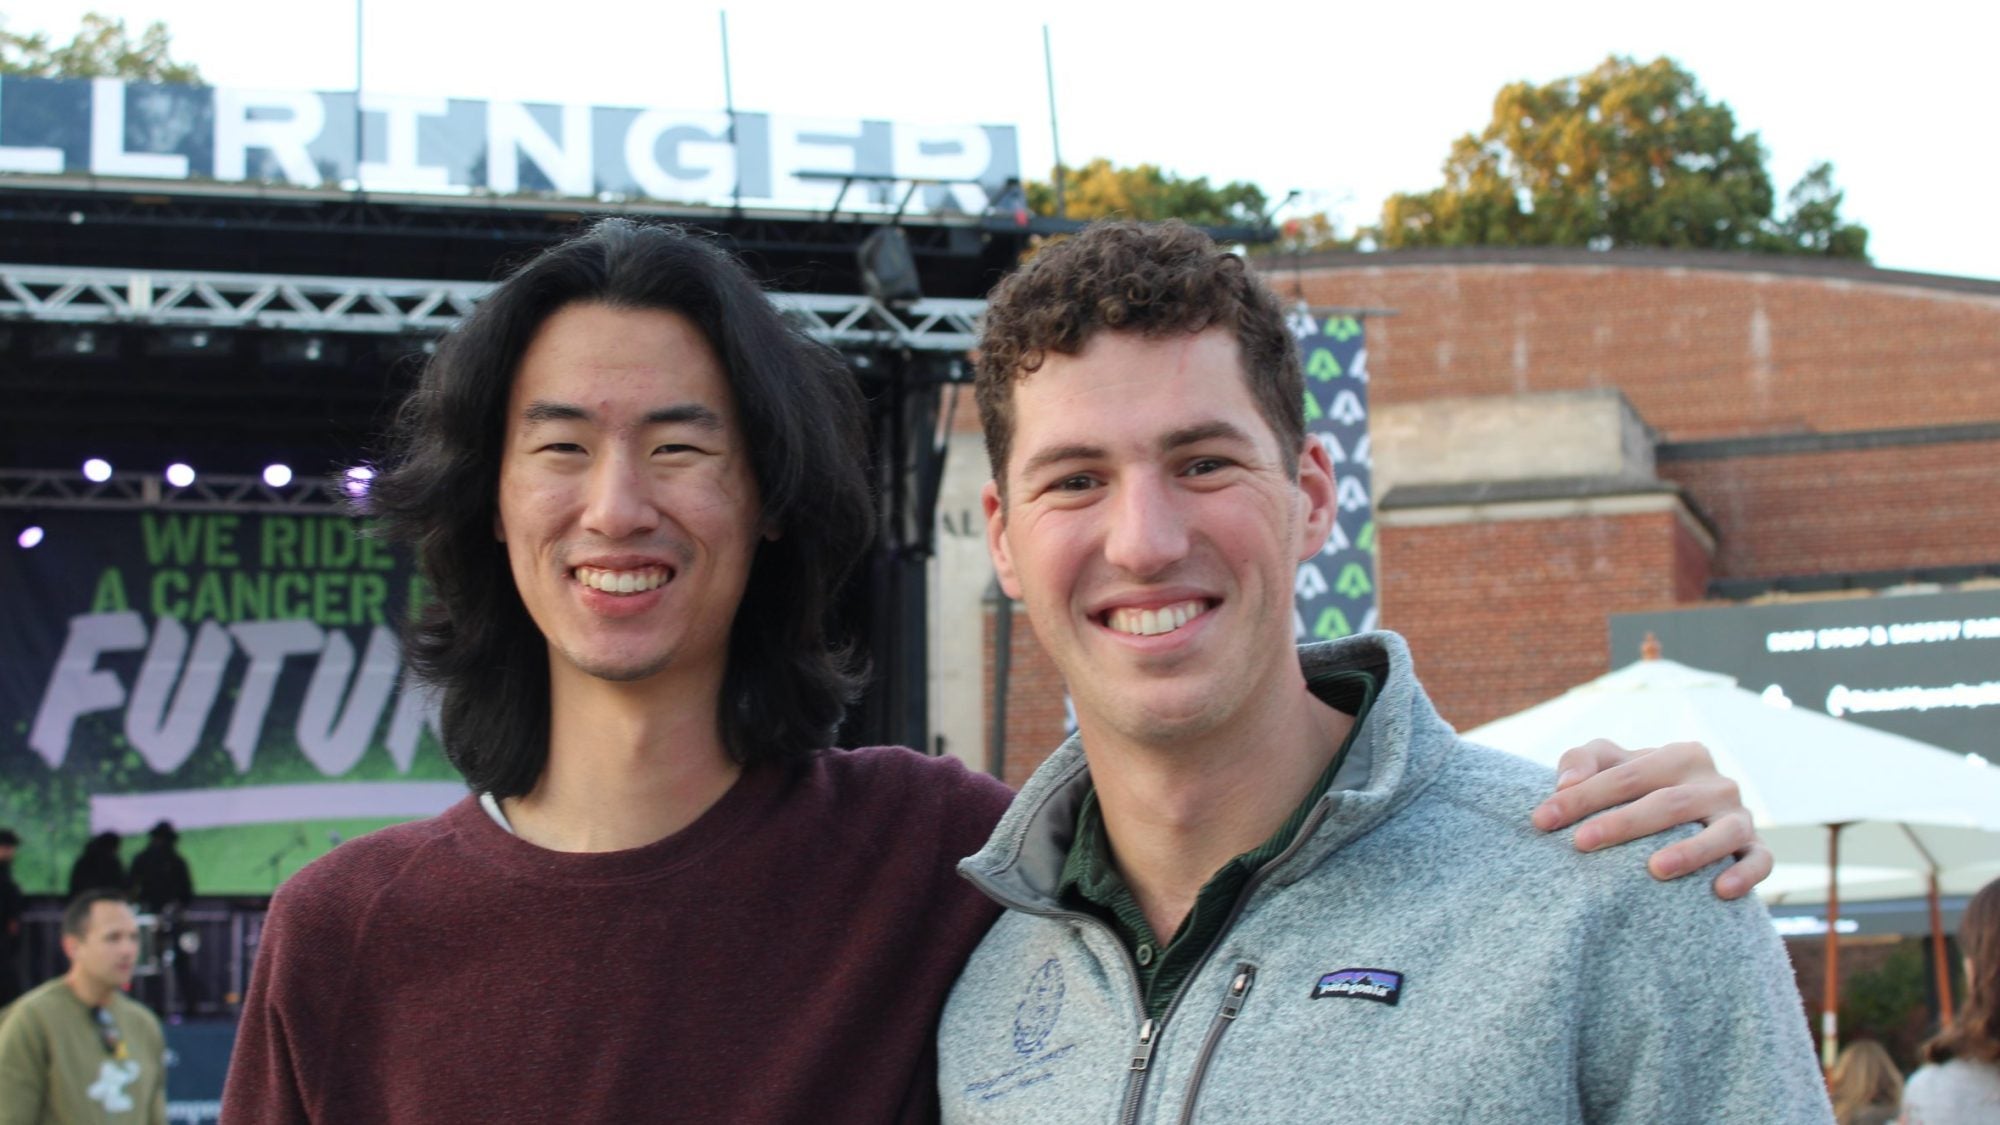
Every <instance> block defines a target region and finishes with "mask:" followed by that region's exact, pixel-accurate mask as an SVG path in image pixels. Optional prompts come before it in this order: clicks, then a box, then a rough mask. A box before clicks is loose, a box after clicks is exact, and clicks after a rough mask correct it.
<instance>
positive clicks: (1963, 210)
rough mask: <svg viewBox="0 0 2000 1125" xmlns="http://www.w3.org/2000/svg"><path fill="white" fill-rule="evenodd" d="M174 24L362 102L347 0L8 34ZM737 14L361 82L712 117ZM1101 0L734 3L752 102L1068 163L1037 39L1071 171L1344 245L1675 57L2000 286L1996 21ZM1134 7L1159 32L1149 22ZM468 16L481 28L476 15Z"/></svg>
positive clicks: (459, 55)
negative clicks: (1214, 196)
mask: <svg viewBox="0 0 2000 1125" xmlns="http://www.w3.org/2000/svg"><path fill="white" fill-rule="evenodd" d="M93 9H94V10H98V11H103V12H106V13H109V14H113V15H119V16H123V17H125V18H126V19H128V20H129V21H132V22H134V23H144V22H146V21H149V20H154V19H158V20H162V21H164V22H165V23H166V24H167V25H168V27H169V28H170V29H171V30H172V32H173V35H174V43H175V54H176V55H177V56H178V57H179V58H181V59H184V60H186V61H191V62H194V63H196V64H197V65H199V66H200V67H201V69H202V72H203V76H204V78H206V79H207V80H208V81H209V82H211V83H214V84H217V85H228V86H245V87H258V88H274V89H314V90H338V89H350V88H352V86H353V84H354V73H355V63H354V50H355V13H356V5H355V3H354V2H353V0H290V2H288V3H285V4H282V5H266V6H255V7H253V6H246V5H242V4H238V3H220V2H216V0H149V2H137V3H134V2H127V0H85V2H72V0H9V2H8V3H7V4H6V7H5V16H4V19H5V23H6V26H7V27H8V29H9V30H12V31H16V32H20V31H30V30H48V31H52V32H55V33H56V34H58V35H59V36H61V37H63V38H67V36H68V34H69V33H70V32H72V31H73V30H74V29H75V27H76V26H77V23H78V21H79V20H80V19H81V17H82V15H83V13H84V12H86V11H90V10H93ZM721 10H722V9H721V8H719V7H716V6H704V5H691V4H662V3H658V2H649V3H643V4H641V3H612V2H603V0H562V2H560V3H525V2H517V0H486V2H484V3H479V4H472V3H467V2H465V0H458V2H455V3H449V4H447V3H443V2H441V0H397V2H395V3H393V4H391V3H385V2H383V0H373V2H370V3H367V4H366V8H365V11H364V18H363V42H364V44H365V63H364V67H365V70H364V76H365V84H366V85H367V87H368V88H370V89H373V90H378V91H381V92H384V93H407V94H429V95H445V96H453V97H465V98H508V99H518V100H545V101H567V102H584V103H589V104H595V105H614V106H615V105H626V106H642V105H644V106H661V107H668V108H676V109H719V108H721V106H722V104H723V66H722V51H721V45H720V34H719V26H718V25H719V20H718V12H720V11H721ZM1166 10H1167V8H1166V6H1164V5H1151V6H1139V5H1133V4H1130V3H1122V4H1116V5H1114V4H1109V3H1098V2H1096V0H1064V2H1059V3H1057V2H1048V0H1018V2H1001V3H991V2H989V3H980V4H953V3H944V2H940V0H930V2H928V3H845V4H842V3H815V4H802V3H776V2H747V3H746V2H739V3H732V4H730V5H729V6H728V12H729V34H730V61H731V70H732V78H733V84H734V90H735V99H736V105H737V107H738V108H739V109H744V110H757V111H763V112H769V113H774V114H782V115H786V116H793V117H804V116H810V117H873V118H886V119H889V120H901V121H918V122H938V123H947V124H956V123H967V124H970V123H979V124H1010V125H1014V126H1017V127H1018V128H1019V130H1020V138H1021V151H1022V159H1023V163H1024V166H1025V169H1026V171H1027V172H1028V174H1029V175H1031V176H1040V175H1042V174H1044V173H1045V171H1046V169H1047V168H1048V166H1049V164H1050V160H1051V153H1052V145H1051V136H1050V127H1049V109H1048V101H1047V89H1046V86H1045V77H1044V70H1043V65H1042V27H1043V25H1044V24H1046V25H1048V27H1049V30H1050V36H1051V38H1052V40H1053V47H1054V52H1053V53H1054V61H1055V85H1056V98H1057V107H1058V111H1059V113H1060V121H1059V124H1060V128H1061V140H1062V153H1063V156H1064V157H1065V158H1066V159H1067V160H1068V161H1069V162H1070V163H1072V164H1076V163H1081V162H1082V161H1084V160H1086V159H1089V158H1090V157H1093V156H1107V157H1110V158H1111V159H1113V160H1115V161H1118V162H1120V163H1126V164H1130V163H1138V162H1142V161H1143V162H1150V163H1155V164H1160V165H1163V166H1165V167H1167V168H1169V169H1171V170H1173V171H1175V172H1178V173H1180V174H1183V175H1191V176H1192V175H1203V176H1208V177H1210V178H1211V179H1213V180H1251V181H1254V182H1256V183H1258V184H1260V185H1261V186H1262V187H1263V188H1264V189H1265V191H1266V192H1267V193H1268V194H1269V195H1270V196H1271V198H1272V199H1274V200H1276V199H1279V198H1282V197H1283V196H1284V195H1285V193H1286V192H1287V191H1290V190H1291V189H1294V188H1297V189H1299V190H1301V191H1302V192H1303V193H1304V196H1303V198H1302V200H1301V203H1302V204H1303V205H1304V207H1305V208H1306V209H1308V210H1314V209H1325V210H1329V211H1332V212H1334V213H1335V214H1336V215H1338V216H1340V217H1341V218H1343V219H1344V220H1345V222H1346V223H1347V225H1348V226H1350V227H1351V226H1353V225H1354V224H1356V223H1362V222H1368V221H1372V220H1373V219H1374V218H1375V217H1376V216H1377V214H1379V211H1380V207H1381V203H1382V199H1383V198H1384V197H1385V196H1386V195H1388V194H1389V193H1390V192H1393V191H1398V190H1418V189H1423V188H1426V187H1430V186H1434V185H1435V184H1436V183H1437V182H1438V178H1439V168H1440V166H1441V164H1442V163H1443V160H1444V157H1445V154H1446V152H1447V151H1448V149H1449V147H1450V144H1451V141H1452V139H1453V138H1454V137H1456V136H1458V135H1459V134H1461V133H1464V132H1467V131H1471V130H1476V129H1477V128H1479V127H1481V126H1482V125H1484V124H1485V122H1486V120H1487V118H1488V117H1489V115H1490V113H1491V109H1492V100H1493V95H1494V93H1495V92H1496V91H1497V90H1498V89H1499V88H1500V87H1501V86H1502V85H1504V84H1505V83H1507V82H1510V81H1515V80H1520V79H1527V80H1531V81H1535V82H1546V81H1549V80H1551V79H1554V78H1558V77H1561V76H1563V75H1568V74H1576V73H1581V72H1583V71H1586V70H1588V69H1590V68H1591V67H1593V66H1594V65H1596V64H1597V63H1598V62H1600V61H1602V60H1603V58H1604V57H1605V56H1606V55H1608V54H1614V53H1615V54H1628V55H1632V56H1635V57H1638V58H1641V59H1650V58H1652V57H1655V56H1657V55H1661V54H1666V55H1670V56H1672V57H1674V58H1676V59H1678V60H1679V61H1680V62H1681V63H1682V64H1683V65H1685V66H1686V67H1688V68H1689V69H1690V70H1692V71H1693V72H1694V73H1695V74H1696V75H1697V76H1698V77H1699V78H1700V80H1701V82H1702V83H1703V85H1704V87H1705V88H1706V89H1707V90H1708V92H1709V94H1710V96H1711V97H1712V98H1716V99H1720V100H1722V101H1726V102H1728V103H1729V105H1730V106H1731V107H1732V108H1733V109H1734V110H1735V111H1736V117H1737V121H1738V123H1739V126H1740V127H1741V128H1744V129H1750V130H1755V131H1757V132H1758V133H1759V134H1761V136H1762V138H1763V141H1764V144H1765V145H1766V147H1767V148H1768V150H1769V151H1770V154H1771V160H1770V163H1771V171H1772V174H1773V180H1774V182H1775V186H1776V188H1777V190H1778V191H1779V193H1780V194H1782V193H1783V192H1784V191H1785V190H1786V189H1788V188H1789V187H1790V186H1791V185H1792V183H1793V182H1795V181H1796V180H1797V179H1798V177H1799V176H1800V175H1801V174H1802V173H1803V172H1804V171H1805V169H1806V168H1807V167H1808V166H1809V165H1811V164H1812V163H1813V162H1814V161H1816V160H1831V161H1832V162H1833V163H1834V167H1835V179H1836V182H1837V183H1838V184H1839V185H1840V186H1841V187H1843V188H1845V189H1846V191H1847V199H1846V204H1845V206H1844V208H1843V211H1842V213H1843V215H1845V216H1846V217H1847V218H1849V219H1852V220H1858V221H1860V222H1862V223H1865V224H1866V225H1867V226H1868V228H1869V231H1870V233H1871V237H1870V241H1869V249H1870V250H1871V251H1872V253H1873V256H1874V258H1875V262H1876V264H1877V265H1881V266H1886V267H1891V268H1897V269H1910V270H1921V271H1926V272H1931V273H1945V274H1960V275H1966V276H1974V277H1995V278H2000V219H1996V217H1995V215H1994V214H1993V207H1992V203H1993V200H1994V196H1995V183H1996V181H2000V144H1996V136H1995V132H1996V130H1995V125H1994V110H1995V102H1996V98H1995V96H1994V94H1993V92H1992V91H1993V87H1992V85H1991V82H1990V79H1988V78H1983V77H1982V75H1987V74H1990V71H1991V68H1992V60H1991V52H1992V49H1993V45H1994V44H1995V43H1996V42H2000V5H1996V4H1992V3H1979V4H1968V3H1957V4H1948V3H1937V2H1932V0H1904V2H1902V3H1898V4H1894V5H1871V6H1869V7H1868V8H1865V9H1863V8H1860V7H1859V6H1854V7H1849V6H1846V5H1840V4H1826V3H1820V4H1803V3H1775V2H1764V0H1732V2H1723V3H1715V2H1709V0H1675V2H1670V3H1666V4H1646V5H1617V4H1607V3H1603V2H1602V0H1598V2H1594V3H1570V2H1566V0H1519V2H1516V3H1513V4H1492V3H1478V4H1470V3H1459V2H1457V0H1440V2H1438V3H1433V4H1428V5H1421V6H1418V5H1407V4H1393V5H1392V4H1377V5H1372V6H1358V5H1354V6H1348V5H1339V4H1329V3H1286V2H1281V0H1225V2H1222V3H1217V4H1212V5H1200V6H1197V7H1195V8H1193V9H1192V10H1194V11H1199V12H1204V13H1207V14H1208V15H1209V18H1208V19H1207V20H1206V21H1205V22H1204V23H1203V24H1202V25H1201V26H1194V25H1192V24H1190V23H1188V22H1185V21H1176V20H1173V19H1171V18H1168V17H1166V16H1164V15H1162V14H1160V13H1162V12H1164V11H1166ZM1135 12H1140V13H1145V14H1143V15H1135V14H1134V13H1135ZM463 13H476V16H475V18H473V19H472V20H469V21H468V20H467V19H466V18H465V16H464V15H463Z"/></svg>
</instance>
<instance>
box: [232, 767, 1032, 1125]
mask: <svg viewBox="0 0 2000 1125" xmlns="http://www.w3.org/2000/svg"><path fill="white" fill-rule="evenodd" d="M1010 796H1011V794H1010V793H1009V792H1008V790H1007V789H1006V787H1004V786H1002V785H1001V784H1000V783H998V782H996V781H994V780H992V779H991V778H988V777H985V776H983V775H979V774H973V773H970V772H968V771H967V770H965V769H964V768H963V767H962V766H960V765H959V764H958V763H957V762H956V761H953V760H950V759H937V758H925V757H922V756H920V755H918V754H915V753H912V752H911V751H908V750H902V749H894V748H876V749H868V750H855V751H824V752H821V753H818V754H815V755H814V756H813V757H812V759H811V760H810V761H809V762H808V763H806V764H805V765H804V766H802V767H799V768H797V769H784V770H780V769H763V770H757V771H752V772H749V773H746V774H745V775H744V776H743V778H742V779H741V780H739V781H738V782H737V783H736V785H735V786H734V787H732V788H731V789H730V790H729V792H728V793H727V794H725V795H724V796H723V797H722V799H721V800H719V801H717V802H716V804H715V806H714V807H713V808H711V809H709V810H708V812H706V813H704V814H703V815H702V817H701V818H700V819H699V820H697V821H696V822H695V823H694V824H692V825H689V826H688V827H687V828H686V829H685V830H683V831H681V832H678V833H676V834H674V835H673V836H670V837H668V838H667V839H665V840H661V841H659V842H658V843H654V844H649V845H647V846H646V847H643V848H634V849H632V850H630V851H622V852H609V853H595V854H575V853H564V852H552V851H548V850H545V849H543V848H538V847H535V846H534V845H532V844H529V843H526V842H524V841H522V840H519V839H516V838H514V837H513V836H510V835H508V834H507V833H506V832H505V831H503V830H502V829H501V828H500V827H499V826H498V825H496V824H495V823H493V821H492V820H491V819H490V818H489V817H488V816H487V815H486V813H485V811H484V810H482V809H481V808H480V807H479V804H478V802H477V801H476V800H474V799H471V798H468V799H466V800H465V801H461V802H460V803H459V804H457V805H455V806H453V807H452V808H451V809H449V810H447V811H446V812H445V813H444V814H443V815H441V816H438V817H436V818H434V819H431V820H425V821H418V822H416V823H413V824H406V825H400V826H398V827H395V828H389V829H384V830H383V831H380V832H376V833H373V834H371V835H368V836H365V837H362V838H360V839H356V840H351V841H349V842H347V843H345V844H342V845H341V846H340V847H338V848H336V849H334V850H333V851H332V852H330V853H328V854H327V855H326V856H325V857H323V858H321V859H320V860H319V861H317V862H315V863H313V864H312V865H311V866H309V867H307V868H306V869H305V870H303V871H301V872H299V874H298V875H297V876H295V877H294V878H292V879H291V880H290V881H289V882H287V883H286V884H285V885H284V887H283V888H282V889H281V890H280V891H279V892H278V894H277V896H276V897H275V898H274V899H273V900H272V902H271V913H270V915H269V918H268V919H267V921H266V922H265V926H264V932H263V938H262V944H261V948H260V950H259V952H258V955H257V962H256V967H255V970H254V972H253V974H252V977H251V982H250V993H249V997H248V1000H247V1003H246V1004H245V1006H244V1010H243V1021H242V1026H241V1029H240V1030H239V1032H238V1036H237V1041H236V1050H235V1055H234V1058H233V1060H232V1062H231V1066H230V1071H229V1082H228V1086H227V1088H226V1090H225V1092H224V1095H223V1103H222V1119H223V1121H225V1122H227V1123H229V1125H265V1123H270V1122H293V1121H319V1122H335V1123H341V1125H345V1123H348V1122H369V1123H378V1122H422V1123H424V1125H436V1123H449V1122H460V1121H463V1122H482V1123H483V1122H508V1121H522V1122H530V1121H532V1122H541V1121H564V1122H638V1121H690V1122H706V1121H716V1122H765V1121H801V1122H803V1121H811V1122H840V1121H852V1122H867V1123H870V1125H873V1123H879V1122H895V1121H927V1120H930V1119H932V1118H934V1117H935V1116H936V1112H937V1111H936V1080H935V1075H934V1069H935V1062H934V1048H933V1045H932V1036H933V1033H934V1031H935V1029H936V1024H937V1019H938V1012H939V1010H940V1009H941V1008H942V1007H943V1005H944V999H945V994H946V993H947V992H948V991H949V990H950V988H951V985H952V981H953V979H954V978H955V977H956V976H957V975H958V970H959V967H960V966H961V965H963V964H964V962H965V959H966V957H967V956H968V955H969V954H970V953H971V951H972V948H973V946H975V945H976V944H978V942H979V939H980V937H981V936H982V935H984V933H985V932H986V928H987V926H988V925H989V924H990V923H991V922H992V921H993V918H994V916H995V913H996V910H995V908H994V906H993V904H992V903H990V902H989V901H987V900H986V899H985V897H984V896H982V895H980V894H979V893H978V892H977V891H975V890H973V889H972V888H971V886H970V885H968V884H967V883H965V882H964V881H963V880H961V879H960V878H959V877H958V875H957V874H956V871H955V870H954V867H955V865H956V863H957V862H958V860H959V858H960V857H962V856H965V855H969V854H971V853H972V852H974V851H976V850H978V848H979V847H980V846H981V845H982V844H983V843H984V842H985V839H986V836H987V834H988V832H989V831H990V830H991V828H992V826H993V823H994V821H996V820H997V819H998V818H999V816H1000V813H1001V810H1002V809H1004V808H1005V807H1006V804H1007V801H1008V799H1009V797H1010Z"/></svg>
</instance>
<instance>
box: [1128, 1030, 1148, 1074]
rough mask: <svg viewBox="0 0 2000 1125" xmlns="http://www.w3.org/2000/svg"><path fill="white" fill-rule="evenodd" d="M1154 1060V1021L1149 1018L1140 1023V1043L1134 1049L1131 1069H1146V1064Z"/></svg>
mask: <svg viewBox="0 0 2000 1125" xmlns="http://www.w3.org/2000/svg"><path fill="white" fill-rule="evenodd" d="M1152 1060H1153V1021H1152V1020H1147V1021H1146V1022H1145V1023H1142V1024H1140V1025H1139V1045H1138V1046H1136V1047H1134V1048H1133V1049H1132V1067H1131V1069H1133V1070H1144V1069H1146V1064H1147V1063H1149V1062H1151V1061H1152Z"/></svg>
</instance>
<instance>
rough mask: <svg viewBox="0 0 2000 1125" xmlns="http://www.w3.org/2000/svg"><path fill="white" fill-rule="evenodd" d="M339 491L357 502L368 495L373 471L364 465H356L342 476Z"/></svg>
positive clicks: (373, 474)
mask: <svg viewBox="0 0 2000 1125" xmlns="http://www.w3.org/2000/svg"><path fill="white" fill-rule="evenodd" d="M342 475H343V476H344V477H345V479H344V480H342V481H341V485H340V487H341V490H342V491H344V492H346V493H347V494H348V495H349V496H352V497H354V498H355V499H357V500H359V499H360V498H361V497H363V496H366V495H368V485H369V483H370V482H372V481H373V480H374V479H375V470H373V469H371V468H369V467H368V466H366V465H356V466H354V467H353V468H351V469H349V470H347V472H346V473H344V474H342Z"/></svg>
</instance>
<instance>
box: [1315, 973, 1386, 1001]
mask: <svg viewBox="0 0 2000 1125" xmlns="http://www.w3.org/2000/svg"><path fill="white" fill-rule="evenodd" d="M1402 996H1403V974H1401V973H1398V972H1393V971H1391V970H1389V969H1342V970H1340V971H1339V972H1334V973H1328V974H1326V975H1325V976H1323V977H1321V978H1319V983H1318V984H1315V985H1313V990H1312V998H1313V999H1315V1000H1331V999H1339V998H1345V999H1351V1000H1373V1001H1375V1002H1376V1003H1378V1004H1388V1005H1390V1006H1392V1007H1393V1006H1394V1005H1395V1003H1396V1001H1398V1000H1400V999H1402Z"/></svg>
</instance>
